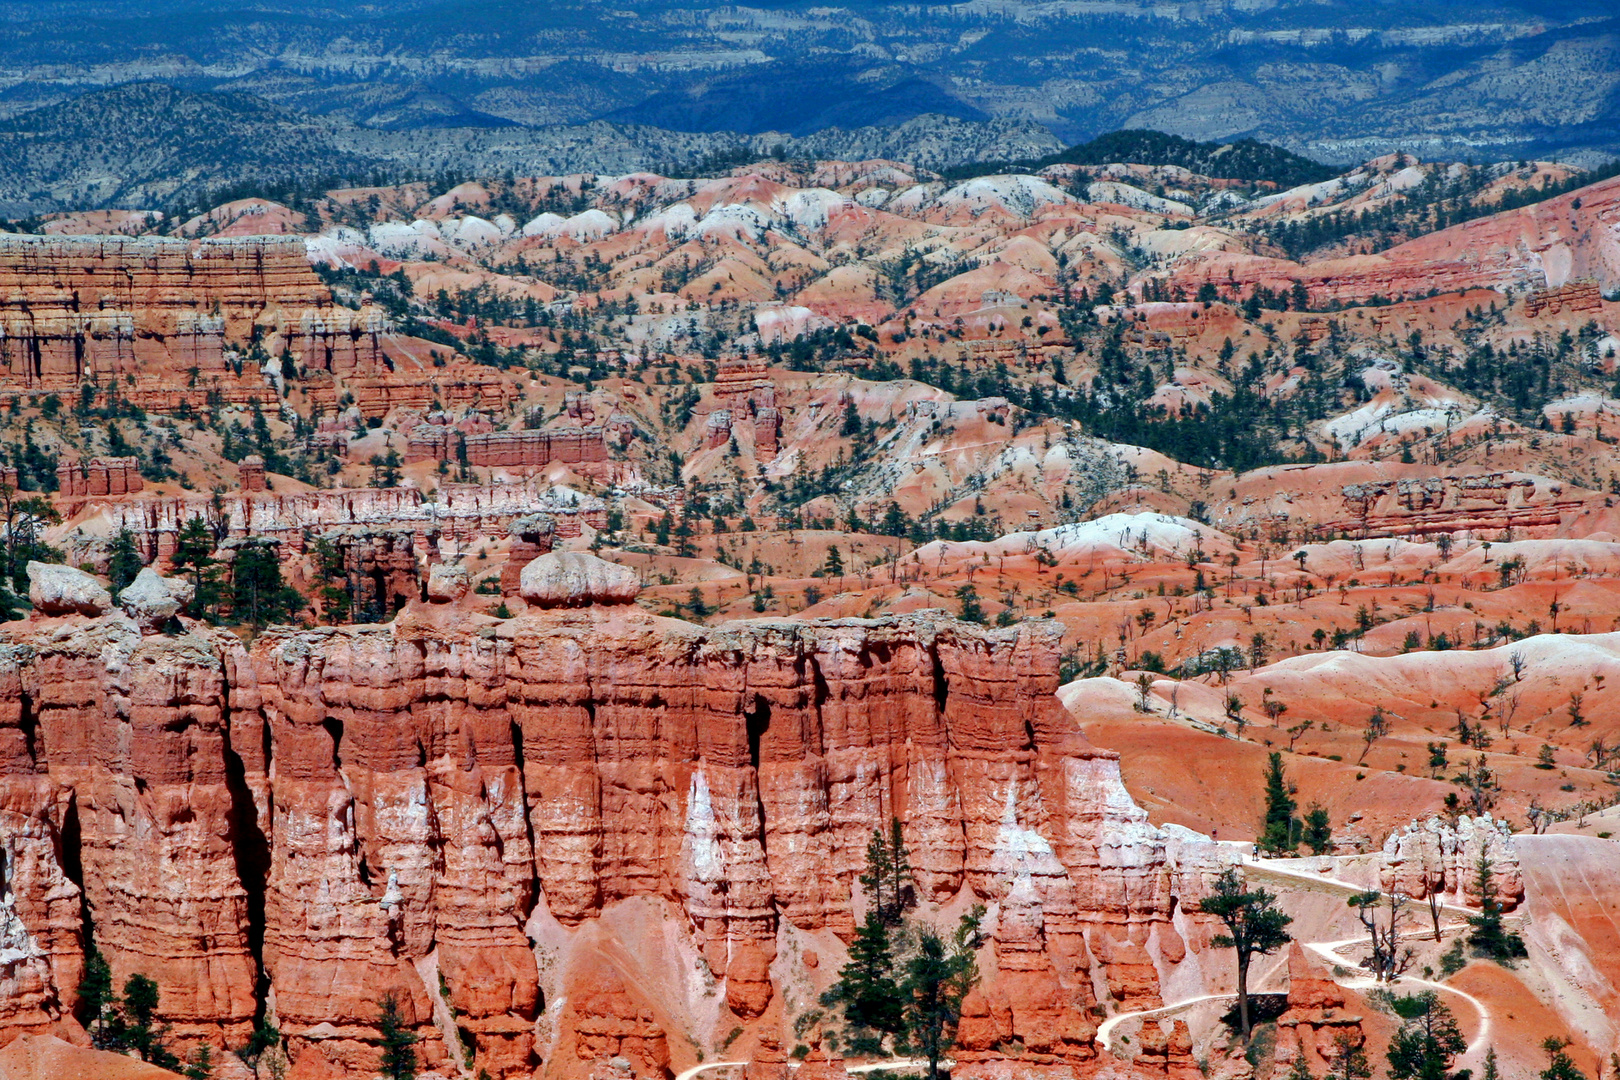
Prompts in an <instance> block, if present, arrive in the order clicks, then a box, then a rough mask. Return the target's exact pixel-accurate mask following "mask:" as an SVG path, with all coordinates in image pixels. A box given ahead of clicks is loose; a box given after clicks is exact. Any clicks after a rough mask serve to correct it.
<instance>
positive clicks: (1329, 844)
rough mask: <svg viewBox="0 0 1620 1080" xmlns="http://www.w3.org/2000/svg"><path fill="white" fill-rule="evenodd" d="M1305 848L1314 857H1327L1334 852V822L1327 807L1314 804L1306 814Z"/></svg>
mask: <svg viewBox="0 0 1620 1080" xmlns="http://www.w3.org/2000/svg"><path fill="white" fill-rule="evenodd" d="M1303 839H1304V841H1305V846H1306V847H1308V848H1310V849H1311V854H1312V855H1326V854H1327V853H1328V852H1329V851H1331V850H1333V822H1332V819H1330V818H1329V817H1328V812H1327V809H1326V808H1325V807H1322V806H1318V805H1316V804H1314V803H1313V804H1312V805H1311V808H1310V810H1309V811H1308V812H1307V813H1306V814H1305V833H1304V836H1303Z"/></svg>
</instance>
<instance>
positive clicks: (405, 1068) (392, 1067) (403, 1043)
mask: <svg viewBox="0 0 1620 1080" xmlns="http://www.w3.org/2000/svg"><path fill="white" fill-rule="evenodd" d="M377 1028H378V1032H379V1034H381V1036H382V1062H381V1067H382V1074H383V1075H384V1076H386V1077H388V1080H416V1051H415V1050H414V1049H413V1047H415V1045H416V1035H415V1033H414V1032H412V1031H410V1030H409V1029H408V1028H406V1026H405V1022H404V1018H403V1017H401V1016H400V1013H399V999H398V998H396V997H395V996H394V995H393V993H392V992H390V993H387V994H384V995H383V999H382V1016H381V1018H380V1019H379V1020H378V1023H377Z"/></svg>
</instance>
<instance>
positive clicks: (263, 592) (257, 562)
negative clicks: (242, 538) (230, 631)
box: [231, 543, 303, 626]
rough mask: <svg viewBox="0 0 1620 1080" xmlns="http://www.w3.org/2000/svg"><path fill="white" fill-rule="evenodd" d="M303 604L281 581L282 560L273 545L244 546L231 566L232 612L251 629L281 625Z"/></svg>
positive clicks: (238, 551)
mask: <svg viewBox="0 0 1620 1080" xmlns="http://www.w3.org/2000/svg"><path fill="white" fill-rule="evenodd" d="M302 602H303V598H302V597H300V596H299V595H298V592H297V591H296V590H295V589H293V588H291V587H289V586H288V585H287V584H286V583H285V582H284V581H283V580H282V578H281V560H280V559H279V558H278V557H277V552H276V547H275V545H274V544H272V543H256V544H246V545H243V546H242V547H240V548H238V549H237V552H236V560H235V562H234V563H232V565H231V610H232V611H233V612H234V613H235V616H236V618H237V619H240V620H242V621H244V622H247V623H251V624H252V625H254V626H264V625H266V624H268V623H272V622H280V621H283V620H285V619H287V618H289V617H290V616H291V614H292V613H293V611H294V610H296V609H297V608H298V606H299V605H300V604H301V603H302Z"/></svg>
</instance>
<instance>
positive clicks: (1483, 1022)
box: [1095, 858, 1491, 1055]
mask: <svg viewBox="0 0 1620 1080" xmlns="http://www.w3.org/2000/svg"><path fill="white" fill-rule="evenodd" d="M1242 865H1243V868H1244V870H1245V872H1246V873H1252V876H1253V877H1254V878H1255V879H1259V880H1264V879H1265V878H1268V877H1270V878H1279V877H1280V878H1292V879H1294V880H1296V881H1305V882H1309V883H1310V884H1313V885H1318V886H1327V887H1328V888H1329V889H1331V890H1332V891H1335V892H1342V893H1343V894H1344V895H1346V896H1350V895H1353V894H1355V893H1359V892H1362V891H1364V890H1363V888H1362V887H1361V886H1359V885H1355V884H1352V883H1350V882H1347V881H1340V880H1338V879H1337V878H1332V877H1328V876H1327V875H1326V874H1319V873H1316V872H1314V871H1310V870H1298V869H1295V868H1293V867H1286V866H1277V865H1275V864H1274V863H1268V862H1267V860H1263V859H1255V858H1245V859H1244V861H1243V863H1242ZM1440 907H1441V910H1442V911H1446V912H1451V913H1454V914H1461V915H1474V914H1477V912H1475V911H1474V910H1473V909H1471V908H1466V907H1461V906H1459V905H1457V904H1450V903H1446V904H1442V905H1441V906H1440ZM1464 925H1466V924H1462V923H1453V924H1452V925H1450V926H1443V927H1441V928H1440V929H1441V932H1442V933H1447V932H1450V931H1455V930H1460V929H1462V927H1463V926H1464ZM1365 940H1367V939H1366V937H1365V936H1364V935H1360V934H1358V935H1357V936H1355V937H1351V938H1343V939H1341V940H1338V941H1302V942H1300V943H1299V944H1300V947H1301V948H1303V949H1305V950H1307V951H1309V952H1311V953H1314V954H1316V956H1318V957H1319V958H1321V959H1322V960H1325V961H1327V964H1328V973H1329V977H1330V978H1332V979H1333V981H1334V982H1335V983H1337V984H1338V985H1340V986H1342V987H1344V988H1345V989H1347V990H1372V989H1377V988H1380V987H1389V986H1393V985H1407V984H1410V985H1415V986H1422V987H1427V988H1429V989H1432V990H1438V991H1440V992H1442V993H1446V994H1452V995H1454V996H1456V997H1460V998H1462V999H1463V1000H1464V1001H1466V1002H1468V1004H1470V1005H1472V1006H1473V1008H1474V1011H1475V1012H1476V1013H1478V1014H1479V1030H1478V1031H1476V1032H1475V1033H1474V1038H1473V1040H1472V1041H1471V1042H1469V1044H1468V1049H1467V1050H1465V1051H1463V1053H1464V1055H1471V1054H1475V1053H1478V1052H1482V1051H1483V1050H1484V1049H1485V1047H1486V1045H1487V1043H1488V1042H1489V1039H1490V1034H1491V1011H1490V1010H1489V1009H1488V1008H1486V1007H1485V1003H1484V1002H1483V1001H1480V1000H1479V998H1477V997H1475V996H1474V995H1473V994H1470V993H1468V992H1467V991H1465V990H1459V989H1457V988H1456V987H1455V986H1447V985H1446V984H1445V983H1438V982H1433V981H1431V980H1429V979H1419V978H1417V977H1415V976H1411V975H1402V976H1401V977H1400V979H1399V980H1398V981H1397V983H1396V984H1390V983H1380V982H1379V981H1377V980H1376V979H1372V978H1355V977H1351V978H1340V977H1339V976H1338V975H1337V974H1335V971H1336V969H1341V968H1344V967H1347V966H1349V963H1348V961H1346V960H1345V958H1344V957H1342V956H1340V955H1339V950H1340V949H1344V948H1348V947H1349V946H1351V945H1357V944H1360V943H1361V942H1363V941H1365ZM1279 966H1280V965H1279ZM1275 971H1276V968H1273V969H1272V971H1271V972H1267V973H1266V975H1265V976H1263V977H1262V978H1261V979H1259V980H1257V982H1259V983H1264V982H1265V981H1266V979H1268V978H1270V977H1271V975H1272V974H1273V973H1275ZM1264 992H1265V991H1250V993H1251V994H1252V993H1264ZM1236 999H1237V994H1236V992H1232V993H1225V994H1200V995H1198V996H1197V997H1190V998H1185V999H1183V1000H1181V1001H1177V1002H1173V1003H1172V1004H1169V1005H1160V1006H1159V1007H1158V1008H1155V1009H1140V1010H1137V1011H1136V1012H1126V1013H1120V1014H1119V1015H1117V1016H1111V1017H1109V1018H1108V1019H1107V1020H1104V1021H1103V1022H1102V1024H1101V1026H1099V1027H1098V1028H1097V1034H1096V1036H1095V1041H1096V1042H1097V1044H1098V1045H1099V1046H1101V1047H1103V1048H1104V1049H1106V1050H1108V1051H1109V1052H1112V1051H1113V1045H1112V1042H1111V1040H1112V1037H1113V1033H1114V1028H1115V1027H1116V1026H1118V1025H1119V1024H1120V1023H1121V1022H1123V1021H1126V1020H1138V1019H1140V1020H1157V1019H1159V1018H1161V1017H1164V1016H1169V1015H1171V1014H1173V1013H1177V1012H1180V1011H1181V1010H1183V1009H1186V1008H1190V1007H1191V1006H1193V1005H1198V1004H1201V1003H1202V1002H1205V1001H1235V1000H1236Z"/></svg>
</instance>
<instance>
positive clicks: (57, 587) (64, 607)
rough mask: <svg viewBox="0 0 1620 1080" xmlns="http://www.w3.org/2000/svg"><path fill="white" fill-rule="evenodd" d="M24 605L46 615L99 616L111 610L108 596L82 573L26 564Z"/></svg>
mask: <svg viewBox="0 0 1620 1080" xmlns="http://www.w3.org/2000/svg"><path fill="white" fill-rule="evenodd" d="M28 602H29V603H30V604H33V605H34V610H35V611H39V612H41V613H43V614H46V615H68V614H75V613H76V614H79V615H100V614H101V613H102V612H104V611H107V610H109V609H111V607H112V594H111V593H109V592H108V591H107V587H106V586H105V585H103V584H102V583H101V582H100V581H97V580H96V579H95V578H94V577H91V576H90V575H89V574H87V573H85V572H84V571H83V570H75V569H74V568H73V567H71V566H61V565H59V564H57V563H42V562H29V564H28Z"/></svg>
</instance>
